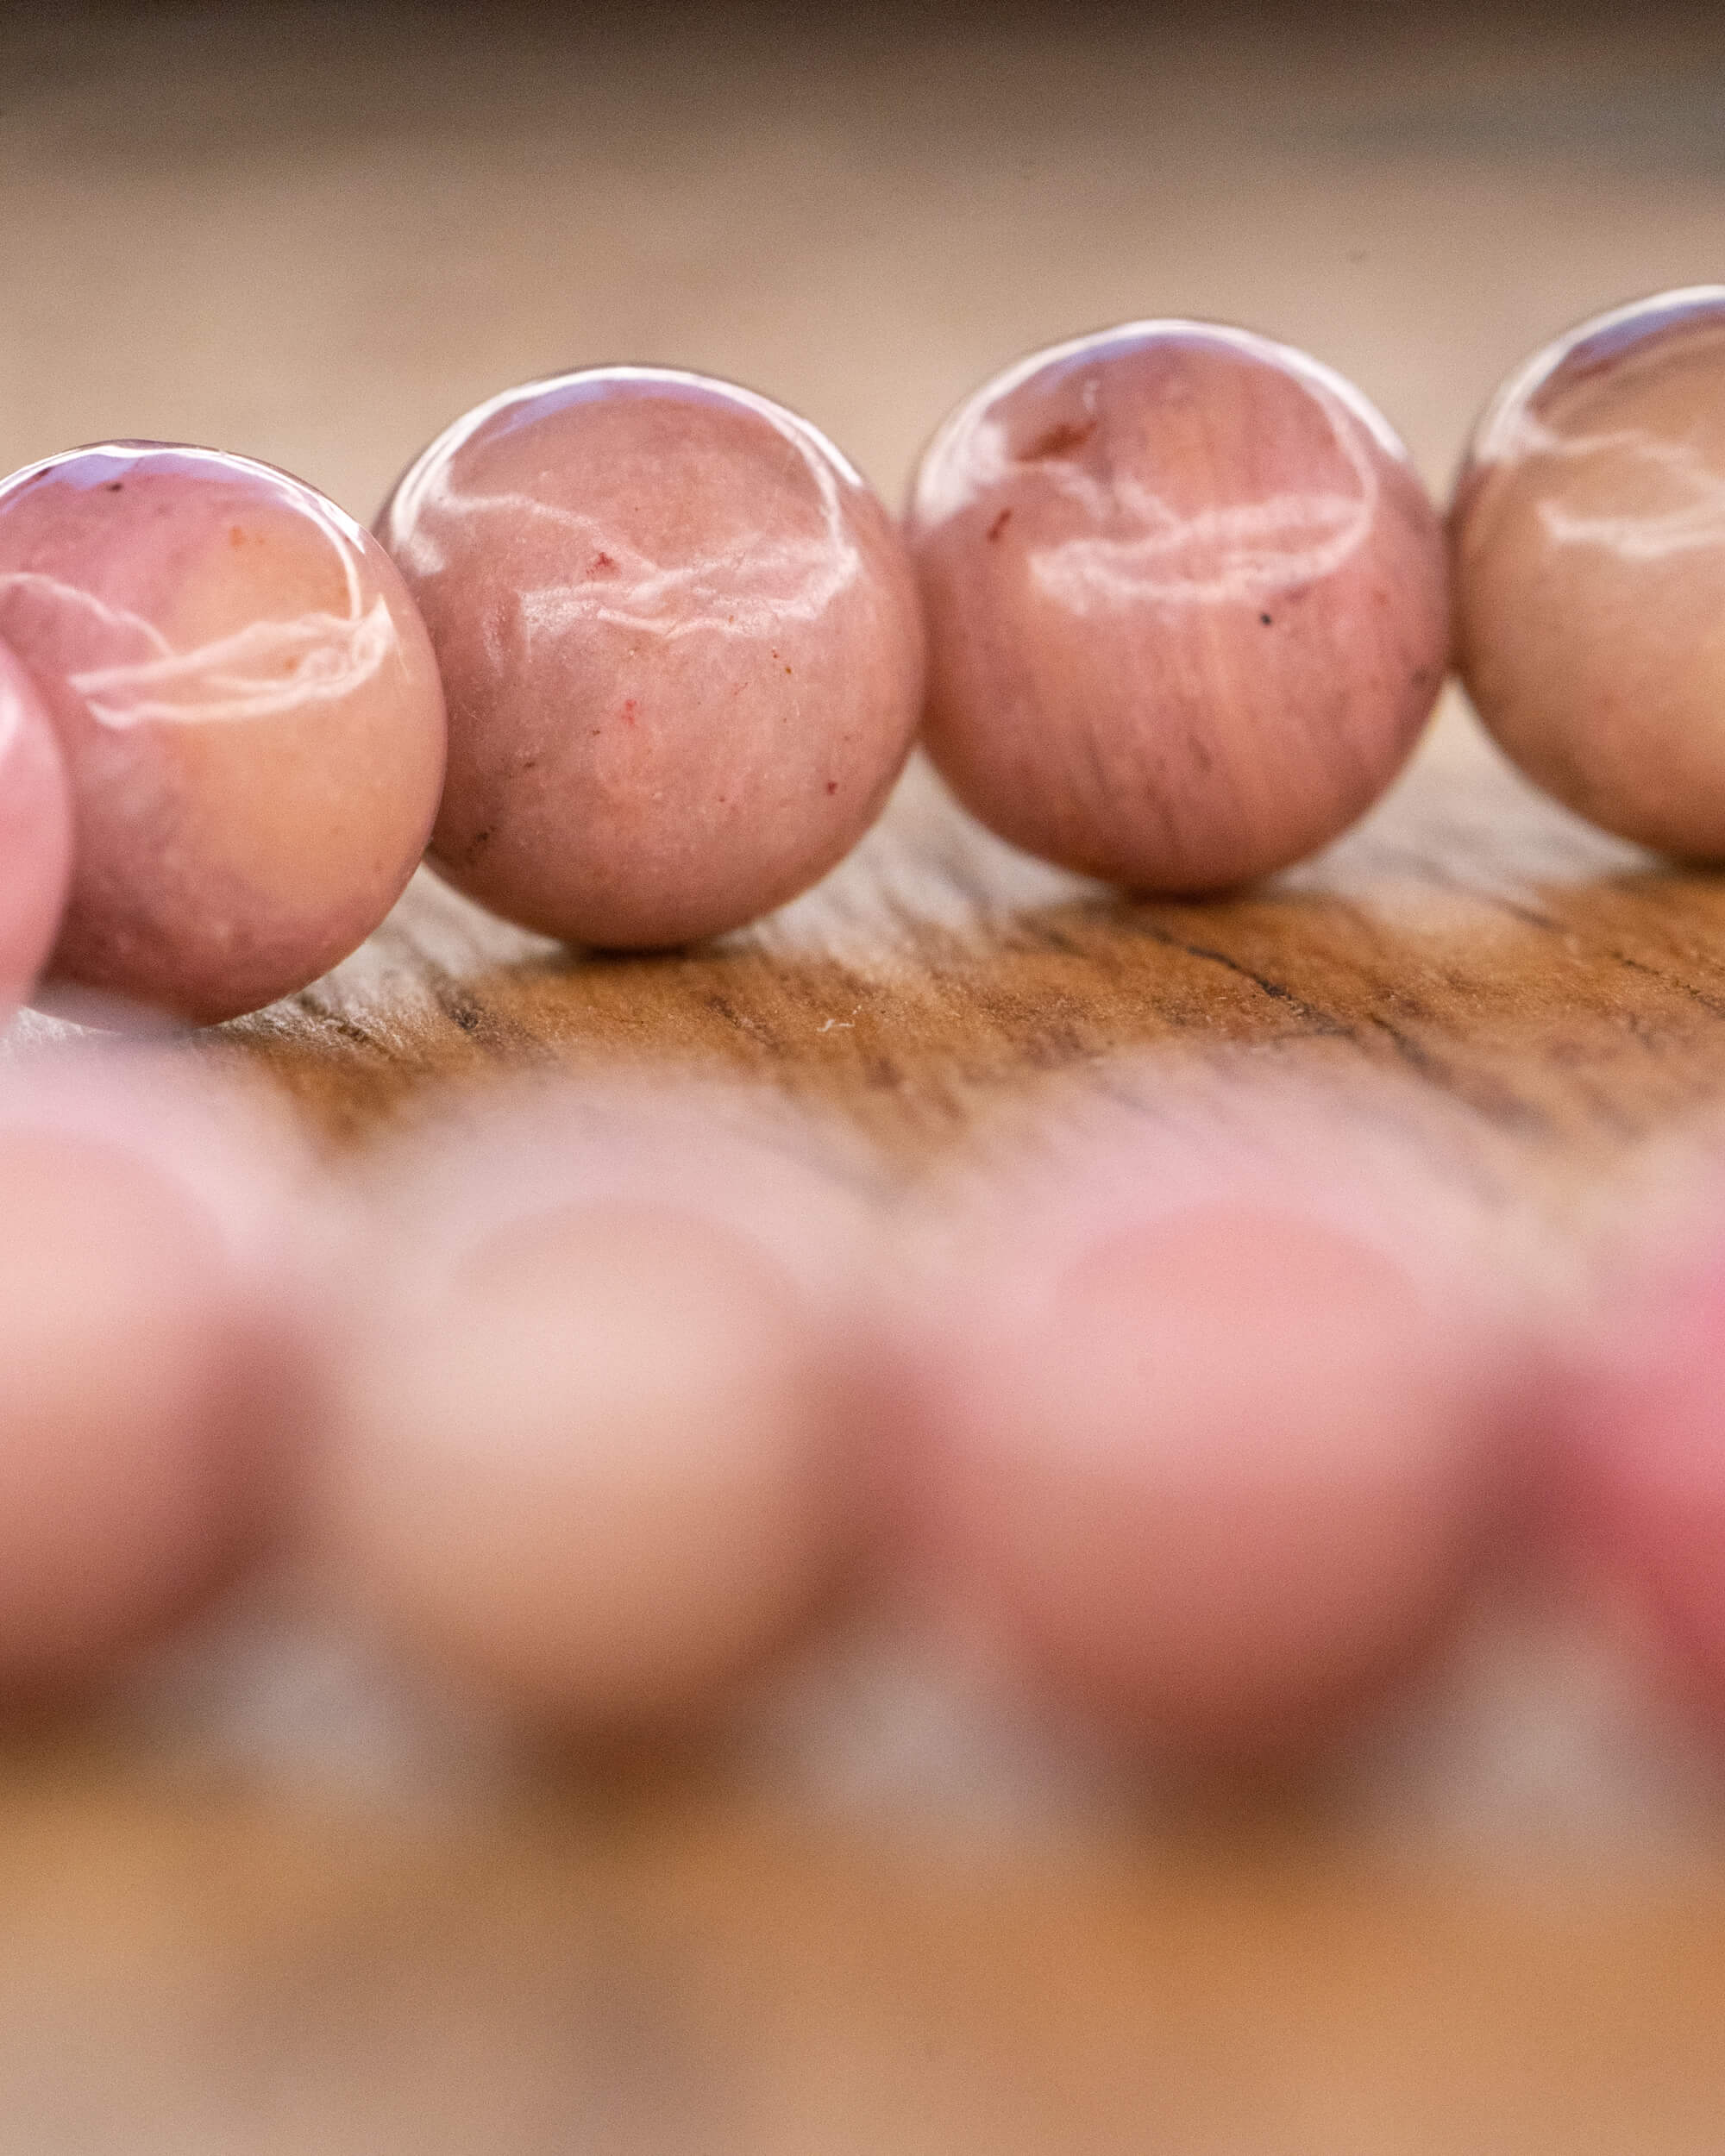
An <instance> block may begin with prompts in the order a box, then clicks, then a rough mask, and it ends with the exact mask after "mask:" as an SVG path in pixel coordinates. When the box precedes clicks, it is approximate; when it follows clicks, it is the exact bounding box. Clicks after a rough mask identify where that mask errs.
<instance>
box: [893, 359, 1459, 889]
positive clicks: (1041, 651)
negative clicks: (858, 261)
mask: <svg viewBox="0 0 1725 2156" xmlns="http://www.w3.org/2000/svg"><path fill="white" fill-rule="evenodd" d="M910 530H911V538H912V544H913V552H914V555H915V558H916V561H917V566H918V569H919V574H920V578H921V584H922V592H923V599H924V603H925V613H926V617H927V623H928V633H929V651H930V690H929V699H928V719H927V742H928V747H929V750H930V753H931V755H932V756H933V757H934V759H935V761H936V762H937V763H938V765H939V767H940V768H941V770H942V771H943V772H944V774H945V776H946V778H947V779H948V780H950V783H951V785H952V787H953V788H954V790H955V791H956V792H957V794H958V796H959V798H960V799H962V800H963V802H964V803H965V804H966V805H968V806H969V808H970V809H972V810H973V811H974V812H975V813H976V814H977V815H978V816H980V817H981V818H982V820H983V822H984V823H986V824H990V825H991V826H992V827H993V828H994V830H997V831H999V832H1000V834H1001V835H1002V836H1003V837H1007V838H1010V839H1012V840H1013V841H1014V842H1015V843H1017V844H1019V845H1020V846H1024V847H1026V848H1028V849H1029V850H1030V851H1032V853H1037V854H1041V855H1044V856H1046V857H1047V858H1048V859H1050V860H1051V861H1055V862H1061V863H1062V864H1063V865H1064V866H1066V867H1068V868H1076V869H1082V870H1083V871H1086V872H1087V873H1088V874H1093V875H1097V876H1101V877H1104V878H1106V879H1107V880H1108V881H1113V882H1116V883H1120V884H1124V885H1126V886H1127V887H1129V888H1132V889H1134V890H1144V891H1167V892H1203V891H1209V890H1214V889H1219V888H1221V887H1226V886H1228V885H1232V884H1238V883H1240V882H1242V881H1245V880H1247V879H1249V878H1251V877H1253V876H1257V875H1260V874H1264V873H1266V872H1268V871H1269V870H1270V869H1274V868H1281V867H1282V866H1283V865H1284V864H1285V863H1287V862H1291V861H1295V860H1297V859H1299V858H1300V856H1302V855H1304V854H1307V853H1309V852H1310V851H1312V850H1313V849H1314V848H1315V847H1318V846H1320V845H1322V844H1323V843H1325V841H1326V840H1327V839H1329V838H1332V837H1334V836H1335V835H1336V833H1337V832H1339V830H1342V829H1343V828H1344V827H1345V826H1346V824H1349V823H1351V822H1352V820H1353V818H1356V817H1357V816H1358V815H1359V814H1360V813H1361V812H1362V811H1363V810H1364V809H1365V808H1366V807H1367V806H1368V805H1370V804H1371V802H1372V801H1373V800H1375V799H1377V796H1378V794H1379V793H1382V791H1383V788H1384V787H1386V786H1387V785H1388V784H1389V780H1390V779H1391V778H1392V777H1393V776H1394V775H1395V774H1396V770H1397V769H1398V768H1400V766H1401V764H1402V761H1403V759H1404V758H1405V756H1406V755H1407V754H1408V750H1409V749H1410V748H1411V747H1412V745H1413V743H1414V740H1415V736H1416V735H1417V734H1418V732H1419V730H1420V728H1421V724H1422V723H1423V722H1424V720H1425V718H1426V717H1427V713H1428V712H1429V711H1430V710H1431V707H1432V704H1433V700H1434V699H1435V698H1436V695H1437V693H1438V689H1439V687H1440V684H1441V681H1442V679H1443V674H1444V667H1445V663H1446V649H1447V639H1448V621H1447V598H1446V589H1445V567H1444V560H1443V545H1442V535H1441V530H1440V525H1439V523H1438V519H1437V517H1436V514H1435V512H1434V511H1433V508H1432V505H1431V503H1430V501H1429V500H1428V498H1427V495H1426V492H1425V490H1424V488H1423V487H1422V486H1421V482H1420V480H1419V479H1418V477H1417V475H1416V474H1415V472H1414V471H1413V469H1412V467H1410V465H1409V464H1408V458H1407V454H1406V453H1405V451H1404V450H1403V449H1402V445H1401V444H1400V442H1398V441H1397V440H1396V436H1394V435H1393V434H1392V432H1391V431H1390V429H1389V426H1388V425H1387V423H1385V422H1384V420H1383V418H1382V417H1380V416H1379V414H1378V413H1377V411H1375V410H1374V409H1373V408H1372V406H1371V404H1369V403H1368V402H1367V401H1366V399H1365V398H1364V397H1363V396H1362V395H1361V394H1360V393H1359V392H1358V390H1356V389H1354V388H1353V387H1352V385H1350V384H1348V383H1347V382H1346V381H1344V380H1343V379H1341V378H1340V376H1339V375H1337V374H1334V373H1332V372H1331V371H1330V370H1329V369H1328V368H1327V367H1320V365H1319V364H1318V363H1317V362H1316V361H1315V360H1310V359H1308V358H1307V357H1306V356H1305V355H1304V354H1302V353H1298V352H1294V351H1290V350H1289V349H1288V348H1286V347H1285V346H1282V345H1277V344H1272V343H1270V342H1268V341H1266V340H1265V339H1264V338H1262V337H1258V336H1253V335H1249V334H1248V333H1247V332H1245V331H1244V330H1239V329H1221V328H1217V327H1214V326H1213V325H1210V324H1206V323H1193V322H1145V323H1131V324H1128V325H1127V326H1126V327H1124V328H1121V329H1111V330H1107V331H1104V332H1102V333H1101V334H1100V335H1095V336H1088V337H1082V338H1080V339H1078V340H1077V341H1076V342H1074V343H1071V344H1064V345H1060V346H1057V348H1054V349H1053V350H1051V351H1047V352H1040V353H1037V354H1033V355H1032V357H1031V358H1029V359H1027V360H1022V361H1021V362H1020V363H1019V365H1017V366H1016V367H1010V368H1008V369H1007V372H1006V373H1003V374H1000V375H999V376H997V377H996V378H995V379H994V380H993V381H991V382H989V383H988V384H986V385H984V386H983V387H982V389H980V390H978V391H977V392H976V393H975V395H974V396H973V397H971V398H969V399H968V400H967V401H966V402H965V403H964V404H962V405H961V406H960V407H959V409H958V410H957V411H956V412H955V413H954V414H953V415H952V416H951V417H950V418H949V419H948V420H947V422H946V423H945V424H944V426H943V427H942V429H940V431H939V433H938V435H937V436H935V438H934V441H933V442H932V443H931V445H930V447H929V448H928V450H927V452H926V454H925V456H924V458H923V461H922V464H921V467H920V468H919V472H918V474H917V478H916V482H915V486H914V489H913V496H912V504H911V511H910Z"/></svg>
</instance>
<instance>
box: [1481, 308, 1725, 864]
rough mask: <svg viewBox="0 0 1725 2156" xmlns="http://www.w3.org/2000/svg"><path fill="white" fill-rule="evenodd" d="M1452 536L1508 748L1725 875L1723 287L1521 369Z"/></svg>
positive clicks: (1491, 713) (1496, 414)
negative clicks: (1718, 863)
mask: <svg viewBox="0 0 1725 2156" xmlns="http://www.w3.org/2000/svg"><path fill="white" fill-rule="evenodd" d="M1450 523H1451V539H1452V558H1453V566H1454V576H1455V592H1456V656H1457V663H1458V667H1460V670H1461V674H1462V679H1463V680H1464V682H1465V685H1466V687H1467V691H1468V693H1469V695H1470V696H1471V698H1472V699H1473V703H1474V706H1475V708H1476V709H1477V711H1478V713H1479V715H1480V717H1481V718H1483V719H1484V722H1485V724H1486V725H1487V726H1488V727H1489V728H1490V730H1491V731H1492V733H1493V734H1494V735H1495V736H1496V738H1497V740H1498V741H1499V742H1500V743H1501V744H1502V747H1503V749H1505V751H1506V752H1507V753H1508V754H1509V755H1510V756H1512V757H1513V758H1514V759H1515V761H1516V762H1517V763H1518V764H1520V765H1521V768H1522V769H1523V770H1524V771H1526V772H1527V774H1528V775H1529V776H1530V777H1531V778H1533V779H1534V780H1537V782H1538V783H1539V784H1540V786H1542V787H1546V790H1547V791H1548V792H1550V793H1554V794H1555V795H1556V796H1557V797H1558V799H1559V800H1561V801H1564V802H1565V803H1567V804H1568V805H1569V806H1570V807H1571V808H1573V809H1576V810H1578V812H1580V813H1581V814H1582V815H1584V816H1587V817H1590V818H1592V819H1593V821H1594V822H1595V823H1597V824H1603V825H1604V826H1605V827H1606V829H1607V830H1614V831H1617V832H1620V833H1622V836H1623V837H1626V838H1633V839H1637V840H1640V842H1641V843H1643V844H1644V845H1649V846H1658V847H1662V848H1665V849H1668V850H1669V851H1671V852H1673V853H1678V854H1684V855H1689V856H1698V857H1701V858H1705V859H1718V858H1720V857H1722V856H1725V728H1722V726H1721V724H1720V711H1721V706H1722V703H1725V629H1722V623H1725V285H1704V286H1702V287H1699V288H1697V289H1696V290H1693V291H1676V292H1664V293H1660V294H1659V295H1658V296H1656V297H1655V298H1651V299H1644V300H1640V301H1638V302H1637V303H1636V304H1634V306H1629V307H1622V308H1619V309H1617V310H1615V312H1613V313H1610V314H1605V315H1600V316H1598V317H1596V318H1595V319H1594V320H1592V321H1590V322H1586V323H1583V324H1582V325H1581V327H1580V328H1579V329H1572V330H1571V331H1570V332H1569V334H1568V335H1566V336H1563V337H1560V338H1559V340H1558V341H1557V342H1556V343H1555V344H1553V345H1550V346H1548V347H1546V349H1545V350H1544V351H1542V352H1540V353H1538V354H1535V355H1534V358H1533V359H1531V360H1528V361H1527V364H1526V365H1525V366H1523V367H1520V368H1518V369H1517V370H1516V372H1515V373H1514V374H1513V375H1511V376H1510V378H1509V379H1508V380H1507V381H1506V382H1505V383H1504V385H1503V386H1502V389H1500V390H1499V392H1498V393H1497V396H1496V398H1495V400H1494V401H1493V402H1492V404H1490V407H1489V408H1488V409H1487V411H1486V412H1485V414H1484V417H1483V418H1482V419H1481V421H1480V423H1479V426H1478V428H1477V430H1476V432H1475V435H1474V438H1473V442H1472V445H1471V449H1470V451H1469V454H1468V458H1467V461H1466V463H1465V467H1464V468H1463V471H1462V475H1461V478H1460V479H1459V480H1458V483H1457V487H1456V494H1455V501H1454V505H1453V507H1452V511H1451V514H1450Z"/></svg>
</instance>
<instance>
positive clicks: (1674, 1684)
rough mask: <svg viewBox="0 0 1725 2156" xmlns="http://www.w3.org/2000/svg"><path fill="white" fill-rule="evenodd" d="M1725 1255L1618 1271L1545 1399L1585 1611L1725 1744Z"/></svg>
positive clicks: (1717, 1249) (1715, 1242)
mask: <svg viewBox="0 0 1725 2156" xmlns="http://www.w3.org/2000/svg"><path fill="white" fill-rule="evenodd" d="M1722 1357H1725V1250H1722V1248H1721V1246H1720V1243H1719V1238H1718V1237H1717V1235H1716V1234H1706V1235H1703V1236H1702V1237H1700V1238H1691V1239H1689V1242H1688V1247H1686V1248H1681V1247H1680V1248H1678V1250H1669V1249H1667V1250H1659V1249H1658V1248H1656V1247H1655V1248H1651V1249H1647V1248H1644V1249H1643V1250H1640V1252H1639V1253H1638V1257H1637V1260H1636V1261H1635V1262H1634V1263H1627V1264H1626V1263H1620V1264H1619V1266H1618V1267H1617V1269H1615V1276H1614V1277H1611V1278H1610V1279H1609V1281H1608V1282H1607V1283H1606V1288H1605V1292H1604V1293H1603V1294H1602V1295H1601V1297H1600V1300H1599V1303H1598V1307H1596V1309H1594V1310H1592V1311H1591V1312H1590V1313H1588V1316H1587V1318H1586V1319H1585V1322H1584V1325H1583V1326H1581V1327H1578V1332H1577V1335H1576V1337H1575V1338H1574V1339H1573V1341H1572V1342H1571V1352H1570V1353H1569V1355H1568V1356H1567V1357H1565V1359H1564V1362H1563V1363H1562V1364H1561V1365H1560V1368H1561V1370H1562V1376H1561V1377H1560V1378H1559V1382H1557V1383H1555V1384H1554V1385H1553V1387H1552V1388H1550V1405H1551V1420H1553V1424H1554V1426H1555V1430H1556V1433H1557V1435H1558V1438H1559V1445H1558V1448H1557V1473H1556V1476H1555V1477H1554V1487H1555V1489H1556V1490H1557V1491H1558V1493H1559V1500H1560V1501H1559V1505H1558V1506H1557V1507H1556V1508H1555V1511H1556V1518H1557V1520H1559V1522H1560V1523H1562V1524H1564V1525H1565V1526H1567V1528H1568V1529H1569V1535H1568V1539H1567V1547H1568V1549H1569V1551H1570V1552H1571V1555H1572V1556H1573V1557H1574V1558H1575V1560H1576V1566H1575V1573H1576V1577H1577V1581H1578V1585H1579V1586H1580V1587H1581V1589H1582V1590H1583V1592H1582V1599H1583V1601H1584V1606H1586V1607H1589V1608H1590V1609H1591V1610H1592V1611H1593V1612H1594V1614H1596V1615H1597V1616H1598V1617H1599V1618H1600V1620H1602V1623H1603V1628H1604V1629H1605V1630H1606V1631H1607V1633H1608V1634H1609V1635H1610V1636H1612V1637H1614V1638H1615V1639H1616V1641H1617V1642H1618V1643H1619V1644H1620V1645H1627V1646H1628V1648H1629V1649H1630V1650H1631V1652H1632V1655H1633V1657H1634V1660H1635V1661H1636V1662H1637V1663H1638V1664H1639V1665H1640V1674H1641V1675H1643V1676H1644V1677H1651V1678H1653V1680H1654V1682H1655V1684H1656V1685H1657V1684H1659V1683H1664V1684H1665V1687H1666V1688H1667V1689H1670V1690H1672V1691H1674V1692H1675V1693H1677V1694H1678V1695H1680V1696H1683V1697H1684V1698H1686V1700H1687V1702H1688V1703H1689V1704H1691V1706H1692V1707H1694V1708H1698V1709H1699V1710H1700V1711H1701V1714H1703V1717H1704V1719H1705V1720H1708V1721H1709V1722H1710V1723H1711V1724H1712V1726H1713V1727H1714V1729H1715V1730H1716V1732H1717V1733H1721V1734H1722V1735H1725V1405H1722V1402H1721V1398H1720V1385H1719V1369H1720V1364H1721V1358H1722Z"/></svg>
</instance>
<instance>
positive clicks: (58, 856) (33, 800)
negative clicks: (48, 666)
mask: <svg viewBox="0 0 1725 2156" xmlns="http://www.w3.org/2000/svg"><path fill="white" fill-rule="evenodd" d="M71 873H72V799H71V795H70V793H68V791H67V787H66V769H65V766H64V764H63V763H62V762H61V760H60V749H59V746H58V744H57V743H56V742H55V740H54V736H53V728H52V727H51V726H50V725H49V724H48V721H47V715H46V713H45V712H44V711H43V710H42V706H41V698H40V697H38V696H37V694H36V692H35V688H34V685H33V684H32V682H31V680H30V677H29V676H28V674H26V673H25V672H24V670H23V668H22V667H21V666H20V665H19V663H18V661H16V659H15V658H14V657H13V656H12V655H11V653H10V652H9V651H7V650H6V649H4V648H3V647H0V1025H4V1024H5V1022H6V1020H7V1019H8V1018H9V1017H10V1016H11V1015H12V1013H13V1012H14V1011H15V1010H16V1008H17V1006H18V1005H19V1004H20V1003H22V1001H23V1000H25V998H26V997H27V996H28V994H29V993H30V988H31V986H32V984H33V983H34V980H35V977H36V975H37V973H38V972H39V971H40V970H41V965H42V962H43V960H44V959H46V958H47V955H48V951H49V950H50V949H51V947H52V945H53V939H54V936H55V933H56V931H58V929H59V927H60V910H61V908H62V907H63V906H64V905H65V904H66V886H67V882H68V881H69V879H70V876H71Z"/></svg>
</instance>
